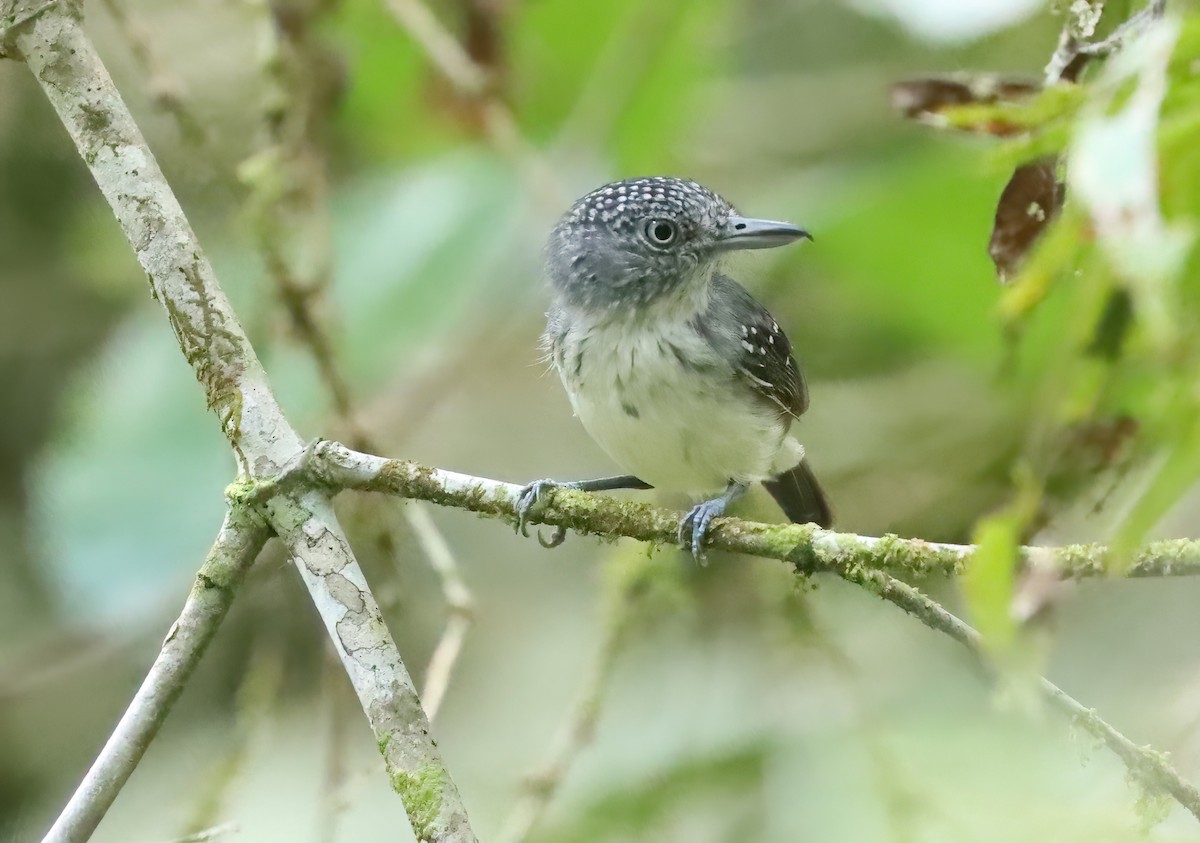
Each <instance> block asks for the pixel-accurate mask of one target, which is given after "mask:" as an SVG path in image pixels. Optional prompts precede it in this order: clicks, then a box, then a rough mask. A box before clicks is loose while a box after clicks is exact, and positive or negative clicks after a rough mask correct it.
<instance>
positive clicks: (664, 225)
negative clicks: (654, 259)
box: [646, 220, 679, 246]
mask: <svg viewBox="0 0 1200 843" xmlns="http://www.w3.org/2000/svg"><path fill="white" fill-rule="evenodd" d="M678 234H679V229H678V228H677V227H676V226H675V223H673V222H671V221H670V220H650V221H649V222H648V223H646V239H647V240H649V241H650V242H651V243H653V244H654V245H655V246H666V245H668V244H670V243H673V242H675V238H676V237H677V236H678Z"/></svg>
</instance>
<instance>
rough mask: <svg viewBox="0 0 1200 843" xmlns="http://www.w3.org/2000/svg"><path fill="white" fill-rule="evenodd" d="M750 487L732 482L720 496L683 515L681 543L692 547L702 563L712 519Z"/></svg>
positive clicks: (693, 554)
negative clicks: (689, 533)
mask: <svg viewBox="0 0 1200 843" xmlns="http://www.w3.org/2000/svg"><path fill="white" fill-rule="evenodd" d="M748 488H750V487H749V486H748V485H747V484H745V483H733V482H731V483H730V484H729V485H728V486H726V487H725V491H724V492H723V493H722V494H721V496H720V497H716V498H713V499H712V500H710V501H705V502H704V503H698V504H696V505H695V506H694V507H692V511H691V512H689V513H688V514H687V515H685V516H684V517H683V520H681V521H680V522H679V543H680V544H682V545H683V546H684V548H687V547H689V546H690V547H691V551H692V556H693V557H695V558H696V561H698V562H700V564H702V565H703V564H704V562H705V558H704V542H705V540H706V539H707V538H708V526H709V524H711V523H712V520H713V519H714V518H716V517H717V516H719V515H724V514H725V508H726V507H727V506H729V505H730V504H731V503H733V502H734V501H735V500H737V499H738V498H740V497H741V496H742V495H744V494H746V490H747V489H748ZM689 531H690V532H691V534H692V538H691V544H690V545H689V544H688V537H687V536H688V532H689Z"/></svg>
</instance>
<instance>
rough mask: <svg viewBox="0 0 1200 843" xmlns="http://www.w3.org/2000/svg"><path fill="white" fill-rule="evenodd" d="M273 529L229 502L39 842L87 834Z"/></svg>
mask: <svg viewBox="0 0 1200 843" xmlns="http://www.w3.org/2000/svg"><path fill="white" fill-rule="evenodd" d="M270 534H271V531H270V529H269V528H268V527H267V525H266V524H265V523H263V522H262V521H261V520H260V519H259V518H258V517H257V516H255V515H253V514H252V513H249V512H247V511H245V510H241V509H231V510H230V511H229V513H228V514H227V515H226V517H225V523H224V524H223V525H222V526H221V532H220V533H219V534H218V535H217V540H216V542H215V543H214V544H213V546H212V549H211V550H210V551H209V553H208V558H207V559H206V560H205V562H204V565H203V566H202V567H201V568H200V571H199V573H197V574H196V582H195V583H194V584H193V585H192V591H191V593H190V594H189V595H188V598H187V601H186V602H185V603H184V604H183V611H182V612H181V613H180V615H179V619H178V620H176V621H175V623H174V624H173V625H172V626H171V629H170V631H169V632H168V633H167V638H166V640H165V641H163V645H162V650H160V651H159V654H158V658H156V659H155V660H154V664H153V665H152V666H151V668H150V672H149V673H147V674H146V678H145V680H143V681H142V685H141V687H140V688H138V691H137V694H136V695H135V696H134V698H133V702H131V703H130V704H129V707H128V708H127V709H126V710H125V714H124V715H122V717H121V720H120V722H119V723H117V727H116V729H114V730H113V733H112V734H111V735H110V736H109V738H108V741H107V742H106V743H105V744H104V749H102V750H101V751H100V755H98V756H97V757H96V760H95V761H94V762H93V763H92V768H91V769H90V770H88V772H87V775H86V776H84V778H83V782H81V783H80V785H79V787H78V788H77V789H76V791H75V794H74V795H73V796H72V797H71V800H70V802H68V803H67V807H66V808H64V809H63V812H62V813H61V814H60V815H59V817H58V819H57V820H55V822H54V826H53V827H52V828H51V829H50V831H49V833H48V834H47V835H46V837H45V838H44V840H43V841H42V843H76V841H84V840H87V839H88V838H89V837H91V836H92V832H93V831H95V829H96V826H97V825H99V824H100V820H102V819H103V818H104V814H105V813H106V812H107V811H108V808H109V806H110V805H112V803H113V800H114V799H116V798H117V794H118V793H120V792H121V788H122V787H124V785H125V782H126V780H127V779H128V778H129V776H130V774H131V773H132V772H133V770H134V768H135V767H137V765H138V762H139V761H141V760H142V755H144V754H145V752H146V749H147V747H149V746H150V742H151V741H153V740H154V737H155V736H156V735H157V734H158V730H159V727H160V726H162V724H163V721H164V720H165V719H166V717H167V713H168V712H170V710H171V706H173V705H174V704H175V700H177V699H179V694H180V693H181V692H182V691H183V688H184V686H185V685H186V684H187V681H188V677H190V676H191V675H192V671H193V670H194V669H195V667H196V665H197V664H199V662H200V657H201V656H202V655H204V650H205V649H206V648H207V647H208V644H209V642H210V641H212V639H213V636H214V635H215V634H216V632H217V629H218V627H220V625H221V621H222V620H224V618H225V613H226V612H228V611H229V606H230V605H231V604H232V603H233V596H234V594H235V592H236V591H237V587H238V585H240V584H241V581H242V579H243V578H244V577H245V576H246V572H247V571H248V570H250V566H251V565H252V564H253V563H254V560H255V559H256V558H257V557H258V554H259V551H261V550H262V548H263V545H264V544H266V542H267V539H268V537H269V536H270Z"/></svg>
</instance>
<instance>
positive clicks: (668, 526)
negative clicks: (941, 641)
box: [304, 442, 1200, 819]
mask: <svg viewBox="0 0 1200 843" xmlns="http://www.w3.org/2000/svg"><path fill="white" fill-rule="evenodd" d="M305 466H306V468H305V469H304V470H305V471H307V472H309V473H310V478H311V479H317V480H319V481H320V482H322V483H325V484H327V485H328V486H330V487H332V488H333V489H335V490H336V489H339V488H354V489H362V490H367V491H377V492H385V493H388V494H394V495H398V496H401V497H405V498H416V499H421V500H428V501H432V502H433V503H437V504H441V505H444V506H451V507H457V508H460V509H467V510H470V511H472V512H477V513H481V514H484V515H492V516H498V517H503V518H507V519H509V520H512V521H515V519H516V513H515V510H514V504H515V501H516V497H517V493H518V492H519V491H520V489H521V487H520V486H518V485H516V484H513V483H503V482H500V481H497V480H488V479H485V478H481V477H472V476H470V475H465V474H457V473H455V472H450V471H443V470H441V469H434V468H427V467H424V466H420V465H417V464H416V463H413V462H409V461H404V460H389V459H385V458H383V457H377V456H373V455H370V454H362V453H358V452H356V451H351V450H350V449H348V448H346V447H345V446H343V445H340V444H338V443H336V442H318V443H316V444H315V445H314V446H312V448H311V449H310V458H309V459H308V460H307V462H306V464H305ZM529 520H530V521H531V522H533V523H541V524H551V525H554V526H557V527H562V528H569V529H574V530H578V531H580V532H585V533H593V534H596V535H602V536H607V537H618V536H626V537H629V538H635V539H640V540H642V541H647V542H651V543H656V544H673V543H675V542H676V540H677V539H676V534H677V530H678V523H679V514H678V513H671V512H668V511H666V510H663V509H658V508H654V507H650V506H647V505H645V504H635V503H628V502H625V501H618V500H616V499H614V498H604V497H601V496H598V495H592V494H588V493H585V492H576V491H569V490H561V489H560V490H555V492H554V495H553V498H552V499H551V500H550V501H548V502H547V503H546V504H544V505H542V506H541V507H540V508H539V509H538V510H536V511H535V512H534V513H533V514H532V516H531V517H530V519H529ZM713 524H714V529H713V532H712V533H711V540H710V544H711V546H712V547H714V548H717V549H721V550H727V551H732V552H735V553H744V554H748V555H752V556H761V557H766V558H771V559H778V560H780V561H783V562H786V563H788V564H790V565H792V566H794V568H795V570H796V572H797V573H799V574H801V575H810V574H815V573H832V574H836V575H837V576H839V577H841V578H842V579H844V580H846V581H847V582H851V583H854V584H855V585H858V586H860V587H862V588H863V589H865V590H867V591H869V592H871V593H873V594H877V595H878V596H879V597H881V598H883V599H884V600H887V601H888V602H890V603H893V604H894V605H896V606H898V607H899V608H901V609H903V610H904V611H905V612H907V613H908V614H910V615H912V616H913V617H915V618H916V619H917V620H919V621H921V623H923V624H924V625H926V626H928V627H930V628H931V629H934V630H937V631H939V632H943V633H945V634H947V635H949V636H950V637H952V638H954V639H955V640H956V641H958V642H959V643H961V644H963V645H965V646H966V647H967V648H968V649H969V650H970V651H971V652H972V653H973V654H975V655H976V656H978V657H980V659H981V661H983V662H984V664H986V660H984V659H983V657H982V653H981V651H980V636H979V633H977V632H976V631H975V630H974V629H972V628H971V627H970V626H968V625H967V624H966V623H964V622H963V621H962V620H960V619H959V618H957V617H956V616H955V615H953V614H952V613H951V612H949V611H948V610H946V609H945V608H944V607H943V606H941V605H940V604H938V603H937V602H935V601H933V600H931V599H930V598H928V597H926V596H925V595H924V594H922V593H921V592H920V591H919V590H917V589H916V588H914V587H913V586H911V585H908V584H907V583H905V582H902V581H901V580H899V579H896V578H895V577H893V576H892V575H891V574H890V573H888V571H896V572H899V573H902V574H904V575H906V576H918V577H919V576H926V575H930V574H953V573H956V572H958V571H960V570H961V568H962V567H963V565H964V564H966V563H967V562H968V561H969V559H970V556H971V553H972V548H971V547H970V546H968V545H952V544H934V543H931V542H923V541H920V540H917V539H900V538H895V537H885V538H868V537H864V536H857V535H852V534H844V533H833V532H830V531H827V530H821V529H819V528H817V527H815V526H812V525H798V524H790V525H776V524H761V523H755V522H749V521H741V520H738V519H734V518H723V519H718V520H717V521H714V522H713ZM1157 547H1158V548H1159V549H1161V550H1168V549H1169V550H1170V551H1171V552H1173V553H1174V554H1175V555H1174V556H1173V558H1172V561H1171V562H1164V561H1163V559H1161V558H1158V559H1156V558H1154V557H1152V556H1150V555H1149V554H1150V552H1151V551H1149V550H1146V551H1143V554H1142V556H1141V557H1139V559H1138V560H1137V561H1136V562H1135V566H1134V568H1133V572H1135V573H1141V574H1142V575H1147V574H1149V573H1150V572H1151V571H1157V572H1158V573H1161V574H1178V573H1183V571H1184V569H1187V570H1189V571H1191V572H1196V571H1200V543H1197V542H1194V541H1191V540H1188V541H1182V542H1160V543H1158V545H1157ZM1038 550H1039V553H1044V554H1047V555H1048V556H1049V557H1051V558H1053V559H1055V560H1056V561H1057V562H1058V564H1059V565H1060V566H1061V568H1062V570H1063V571H1064V573H1070V574H1073V575H1085V574H1099V573H1102V571H1103V557H1104V549H1103V548H1102V547H1098V546H1076V547H1062V548H1054V549H1049V548H1039V549H1038ZM1039 688H1040V690H1041V692H1042V695H1043V696H1044V697H1045V698H1046V699H1047V701H1048V702H1049V703H1050V704H1051V705H1052V706H1054V707H1055V708H1057V709H1059V710H1060V711H1062V712H1064V713H1065V714H1067V715H1068V716H1069V717H1070V718H1071V719H1072V722H1073V723H1074V724H1075V725H1076V726H1077V727H1078V728H1080V729H1082V730H1083V731H1085V732H1087V733H1088V734H1090V735H1092V736H1094V737H1096V738H1098V739H1099V740H1101V741H1102V742H1103V743H1104V744H1105V746H1107V747H1108V748H1109V749H1110V750H1111V751H1112V752H1113V753H1114V754H1115V755H1116V756H1117V757H1118V758H1120V759H1121V761H1122V762H1123V763H1124V764H1125V767H1126V769H1127V770H1128V772H1129V775H1130V777H1131V778H1132V779H1133V780H1134V781H1136V782H1137V783H1138V784H1140V785H1141V786H1143V787H1144V788H1146V789H1147V791H1148V792H1150V793H1167V794H1170V795H1171V796H1172V797H1173V798H1174V799H1175V800H1176V801H1178V802H1179V803H1180V804H1181V805H1183V807H1185V808H1186V809H1187V810H1188V811H1190V812H1191V813H1192V814H1193V815H1195V816H1196V818H1197V819H1200V790H1197V789H1196V788H1195V787H1194V786H1193V785H1191V784H1189V783H1188V782H1186V781H1185V780H1183V779H1182V778H1181V777H1180V776H1179V774H1178V773H1176V772H1175V771H1174V770H1173V769H1172V768H1171V766H1170V764H1169V763H1167V760H1166V757H1165V755H1164V754H1162V753H1160V752H1156V751H1155V750H1153V749H1151V748H1149V747H1139V746H1137V745H1136V744H1134V743H1133V742H1132V741H1130V740H1129V739H1128V738H1126V737H1125V736H1124V735H1122V734H1121V733H1120V732H1118V731H1117V730H1116V729H1115V728H1113V727H1112V726H1111V725H1110V724H1109V723H1107V722H1106V721H1105V720H1103V719H1102V718H1101V717H1100V716H1099V715H1098V714H1096V713H1095V712H1094V711H1092V710H1091V709H1088V708H1085V707H1084V706H1083V705H1082V704H1080V703H1079V702H1078V701H1076V700H1075V699H1073V698H1072V697H1070V696H1069V695H1068V694H1066V693H1065V692H1064V691H1062V689H1060V688H1059V687H1058V686H1056V685H1055V684H1053V683H1052V682H1050V681H1049V680H1047V679H1044V678H1043V679H1040V680H1039Z"/></svg>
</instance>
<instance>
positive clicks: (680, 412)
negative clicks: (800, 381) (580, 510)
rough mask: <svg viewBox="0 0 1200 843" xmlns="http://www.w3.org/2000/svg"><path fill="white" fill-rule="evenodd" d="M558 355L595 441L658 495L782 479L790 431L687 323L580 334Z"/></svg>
mask: <svg viewBox="0 0 1200 843" xmlns="http://www.w3.org/2000/svg"><path fill="white" fill-rule="evenodd" d="M553 352H554V362H555V366H556V368H557V369H558V371H559V375H560V376H561V378H562V381H563V385H564V386H565V387H566V390H567V394H568V395H569V397H570V399H571V405H572V406H573V407H574V409H575V414H576V415H577V416H578V417H579V420H580V421H581V422H582V423H583V425H584V427H585V428H586V429H587V431H588V433H589V434H591V436H592V438H593V439H595V440H596V442H597V443H598V444H599V445H600V447H601V448H603V449H604V450H605V451H606V452H607V453H608V455H609V456H611V457H612V458H613V460H615V461H616V462H617V464H618V465H620V466H621V468H622V469H623V470H624V471H626V472H628V473H630V474H634V475H636V476H637V477H639V478H641V479H642V480H644V481H646V482H647V483H649V484H651V485H652V486H654V487H656V488H659V489H665V490H672V491H681V492H689V493H705V492H711V491H715V490H718V489H721V488H723V487H724V486H725V485H726V484H727V483H729V482H730V481H737V482H747V483H748V482H752V481H755V480H762V479H764V478H766V477H768V476H770V474H771V473H773V470H777V465H776V463H778V461H779V458H780V453H781V450H783V449H785V447H786V446H785V445H784V438H785V436H786V433H787V428H788V424H787V422H786V421H785V420H784V419H782V418H781V417H780V415H779V414H778V413H777V412H774V411H772V410H771V409H770V408H769V407H767V406H765V405H764V404H763V403H762V402H760V401H756V400H753V397H752V396H751V394H750V392H749V390H748V389H747V387H746V386H745V385H744V383H742V382H741V381H740V380H739V379H738V378H737V376H736V374H735V373H734V371H733V370H732V367H730V366H728V365H727V364H726V362H725V361H722V360H721V359H720V358H719V357H718V356H717V354H716V352H715V351H714V350H713V349H712V348H711V346H709V344H708V343H707V342H706V341H705V340H704V339H703V338H702V337H701V336H700V335H699V334H697V332H696V331H695V330H694V329H693V328H692V326H691V325H690V324H689V323H688V322H684V321H671V322H669V323H666V322H664V321H658V322H656V324H655V325H654V328H653V330H647V329H646V328H644V327H641V326H637V325H630V324H628V323H617V324H607V325H581V324H576V325H573V326H572V327H571V328H569V329H566V330H564V331H562V332H561V333H560V334H559V335H558V336H556V337H555V338H554V347H553Z"/></svg>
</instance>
